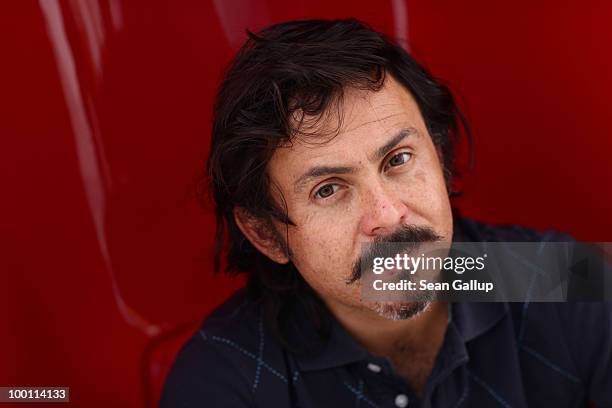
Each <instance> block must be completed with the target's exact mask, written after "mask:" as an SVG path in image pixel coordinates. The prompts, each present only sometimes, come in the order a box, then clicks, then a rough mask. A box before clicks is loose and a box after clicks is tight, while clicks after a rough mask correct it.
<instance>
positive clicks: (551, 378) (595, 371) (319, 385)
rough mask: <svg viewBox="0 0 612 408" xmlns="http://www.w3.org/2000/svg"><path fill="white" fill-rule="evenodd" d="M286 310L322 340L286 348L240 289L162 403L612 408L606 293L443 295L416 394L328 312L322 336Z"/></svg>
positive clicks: (182, 361) (482, 228) (549, 237)
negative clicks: (534, 299) (430, 356)
mask: <svg viewBox="0 0 612 408" xmlns="http://www.w3.org/2000/svg"><path fill="white" fill-rule="evenodd" d="M455 229H456V231H461V234H462V235H463V236H462V239H463V240H471V241H563V240H566V239H567V237H565V236H561V235H557V234H555V233H548V234H537V233H535V232H533V231H531V230H527V229H523V228H519V227H493V226H488V225H484V224H479V223H476V222H473V221H469V220H465V219H463V220H461V222H460V225H456V227H455ZM294 318H295V321H296V322H298V323H299V327H300V330H299V331H296V332H294V333H293V335H292V336H293V337H292V338H291V339H290V340H291V341H292V342H295V343H302V344H305V345H309V346H311V345H312V344H313V342H315V343H316V342H320V344H319V347H317V348H316V350H317V352H316V353H295V352H291V351H288V350H287V349H286V348H284V347H283V346H282V345H281V344H280V342H279V341H277V340H276V338H275V337H274V336H273V335H272V333H271V332H270V330H269V329H268V327H267V324H266V322H265V319H264V318H263V314H262V310H261V306H260V305H259V303H257V302H252V301H249V300H248V298H247V297H246V296H245V293H244V292H243V291H239V292H237V293H236V294H235V295H234V296H232V298H230V299H229V300H228V301H227V302H226V303H225V304H223V305H222V306H221V307H219V308H218V309H217V310H216V311H215V312H213V313H212V314H211V315H210V316H209V317H208V318H207V319H206V320H205V322H204V324H203V325H202V327H201V328H200V329H199V330H198V331H197V332H196V333H195V334H194V335H193V337H192V338H191V339H190V340H189V341H188V342H187V343H186V344H185V345H184V346H183V348H182V349H181V350H180V352H179V354H178V356H177V359H176V362H175V364H174V366H173V368H172V370H171V372H170V374H169V376H168V378H167V380H166V384H165V387H164V390H163V394H162V399H161V404H160V406H161V407H162V408H170V407H181V408H196V407H233V408H241V407H301V408H310V407H317V408H324V407H370V408H376V407H381V408H382V407H400V408H401V407H436V408H437V407H505V408H508V407H514V408H522V407H555V408H564V407H585V406H589V405H588V404H589V402H592V403H594V404H595V406H596V407H598V408H607V407H612V304H610V303H605V302H591V303H588V302H587V303H451V304H449V321H448V326H447V330H446V334H445V338H444V341H443V344H442V347H441V349H440V351H439V353H438V356H437V357H436V360H435V363H434V367H433V370H432V372H431V374H430V376H429V378H428V380H427V383H426V385H425V388H424V390H423V392H422V394H421V397H419V396H417V395H416V394H415V393H414V392H412V390H411V389H410V386H409V385H408V383H407V382H406V381H405V380H404V379H403V378H402V377H400V376H399V375H398V374H397V373H396V372H395V371H394V369H393V366H392V365H391V363H390V361H389V360H388V359H387V358H384V357H381V356H376V355H372V354H371V353H369V352H368V351H367V350H366V349H364V348H363V347H361V346H360V345H359V344H357V342H356V341H355V340H353V338H352V337H351V336H350V335H349V334H348V333H347V332H346V331H345V330H344V329H343V328H342V327H341V326H340V324H339V323H337V321H336V320H334V319H333V318H332V319H331V322H332V324H331V330H330V333H329V337H328V338H326V339H325V340H323V339H321V337H320V336H319V335H318V333H317V331H316V329H315V326H314V325H313V324H312V323H311V322H310V321H309V320H308V318H307V316H306V313H304V312H303V311H300V310H299V309H298V310H297V311H296V312H295V316H294ZM310 349H312V347H310Z"/></svg>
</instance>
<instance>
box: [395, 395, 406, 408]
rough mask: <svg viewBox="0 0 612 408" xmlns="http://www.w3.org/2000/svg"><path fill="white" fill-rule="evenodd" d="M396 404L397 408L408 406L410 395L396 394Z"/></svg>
mask: <svg viewBox="0 0 612 408" xmlns="http://www.w3.org/2000/svg"><path fill="white" fill-rule="evenodd" d="M395 406H396V407H397V408H406V407H407V406H408V397H407V396H406V394H397V395H396V396H395Z"/></svg>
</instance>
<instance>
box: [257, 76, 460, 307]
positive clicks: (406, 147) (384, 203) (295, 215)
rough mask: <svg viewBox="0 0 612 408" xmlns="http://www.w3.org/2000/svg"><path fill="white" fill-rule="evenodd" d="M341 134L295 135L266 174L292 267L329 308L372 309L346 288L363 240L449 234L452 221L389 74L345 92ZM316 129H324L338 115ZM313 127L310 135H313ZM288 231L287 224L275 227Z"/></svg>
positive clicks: (411, 113)
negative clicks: (281, 213) (416, 231)
mask: <svg viewBox="0 0 612 408" xmlns="http://www.w3.org/2000/svg"><path fill="white" fill-rule="evenodd" d="M341 110H342V118H343V120H342V126H341V127H340V133H339V134H338V135H337V136H335V137H333V138H330V136H328V135H326V136H322V137H320V138H316V137H315V139H313V138H312V137H302V138H301V139H302V140H300V138H297V139H295V140H294V141H293V143H292V144H291V145H288V146H286V147H283V148H279V149H277V150H276V152H275V153H274V155H273V157H272V160H271V161H270V163H269V167H268V174H269V176H270V178H271V180H272V182H273V183H275V184H276V185H277V186H278V188H279V189H280V191H281V192H282V194H283V196H284V199H285V202H286V205H287V210H288V215H289V218H290V219H291V220H292V221H293V222H294V223H295V226H289V227H288V235H287V237H288V245H289V248H290V249H291V252H292V258H291V261H293V263H294V264H295V266H296V267H297V269H298V270H299V271H300V273H301V274H302V276H303V277H304V279H305V280H306V281H307V282H308V284H310V286H311V287H312V288H313V289H314V290H315V291H316V292H317V293H318V294H319V296H321V298H322V299H323V300H324V301H325V302H326V303H327V304H328V305H330V306H333V305H335V306H339V305H342V306H344V307H350V308H358V309H361V310H367V309H370V310H377V311H378V312H380V310H379V308H378V307H377V306H376V305H374V304H373V303H371V302H362V301H361V293H360V283H359V282H355V283H353V284H347V280H348V279H350V277H351V276H352V273H353V267H354V265H355V264H356V262H359V260H360V257H361V256H362V254H363V244H364V243H371V242H374V241H375V240H376V239H383V240H384V237H386V236H389V235H391V234H392V233H394V232H396V231H398V229H400V227H401V226H402V225H403V226H416V227H428V228H430V229H431V230H433V232H435V234H437V235H438V236H440V237H441V240H442V241H450V240H451V238H452V215H451V208H450V202H449V199H448V192H447V188H446V184H445V179H444V175H443V168H442V164H441V160H440V156H439V155H438V152H437V150H436V147H435V145H434V144H433V142H432V139H431V137H430V135H429V133H428V131H427V128H426V126H425V123H424V121H423V118H422V117H421V114H420V112H419V109H418V106H417V104H416V102H415V101H414V99H413V98H412V96H411V94H410V93H409V92H408V91H407V90H406V89H404V88H403V87H402V86H401V85H400V84H399V83H398V82H396V81H395V80H394V79H393V78H392V77H391V76H390V75H389V76H387V79H386V81H385V85H384V87H383V88H382V89H381V90H380V91H378V92H370V91H359V90H355V89H348V90H346V93H345V97H344V101H343V104H342V105H341ZM327 118H328V120H327V121H322V122H321V123H320V126H321V129H320V130H321V131H322V133H324V132H325V130H326V129H327V130H329V129H335V128H336V127H337V126H338V118H337V117H334V116H333V115H330V116H328V117H327ZM309 131H311V129H309ZM277 228H278V229H279V231H281V232H282V234H283V236H284V235H285V229H286V227H285V226H284V225H280V224H279V225H277Z"/></svg>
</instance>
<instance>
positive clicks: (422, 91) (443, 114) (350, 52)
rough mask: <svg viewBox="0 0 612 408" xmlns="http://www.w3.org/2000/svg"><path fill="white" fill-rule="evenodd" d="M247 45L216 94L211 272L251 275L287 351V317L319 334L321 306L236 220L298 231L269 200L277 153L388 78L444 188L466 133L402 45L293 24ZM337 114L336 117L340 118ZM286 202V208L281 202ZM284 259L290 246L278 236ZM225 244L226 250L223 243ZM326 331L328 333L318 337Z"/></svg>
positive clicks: (359, 29)
mask: <svg viewBox="0 0 612 408" xmlns="http://www.w3.org/2000/svg"><path fill="white" fill-rule="evenodd" d="M247 35H248V40H247V41H246V42H245V44H244V45H243V46H242V48H241V49H240V50H239V52H238V53H237V55H236V57H235V58H234V60H233V62H232V63H231V64H230V66H229V67H228V70H227V72H226V74H225V78H224V80H223V82H222V83H221V86H220V88H219V91H218V94H217V97H216V101H215V105H214V118H213V129H212V144H211V150H210V156H209V159H208V176H209V182H210V189H211V192H212V198H213V200H214V205H215V211H216V222H217V232H216V244H215V260H214V268H215V271H216V272H219V271H220V270H221V265H222V257H223V255H225V256H226V258H225V261H226V265H225V268H223V270H224V271H225V272H227V273H230V274H238V273H246V274H248V284H247V290H248V293H249V295H250V296H252V297H254V298H256V299H258V301H261V302H262V304H263V306H264V310H265V314H266V318H265V320H266V322H267V324H268V325H269V326H270V327H271V328H272V329H273V331H274V332H275V334H277V335H278V336H279V338H280V339H281V340H283V342H284V343H285V345H288V344H287V342H286V341H284V340H285V339H286V337H285V334H286V330H287V329H288V327H287V324H288V319H287V317H288V316H289V315H291V313H293V310H294V308H295V307H296V306H298V304H301V306H302V307H305V308H306V309H305V310H307V311H308V312H309V314H310V316H311V317H312V319H313V321H314V322H315V323H316V324H317V327H319V328H321V329H322V328H323V327H324V325H323V324H322V321H323V319H322V316H323V314H322V313H320V312H321V307H322V305H321V303H320V301H319V300H318V299H317V297H316V296H314V293H313V291H312V289H311V288H310V287H309V286H308V285H307V284H306V283H305V282H304V280H303V279H302V278H301V275H300V274H299V272H298V271H297V270H296V268H295V266H294V265H293V264H292V263H291V262H289V263H288V264H286V265H279V264H277V263H275V262H273V261H272V260H270V259H269V258H267V257H266V256H264V255H263V254H262V253H260V252H259V251H258V250H256V249H255V247H253V245H251V243H250V242H249V241H248V240H247V239H246V238H245V236H244V235H243V234H242V232H241V231H240V229H239V228H238V226H237V224H236V222H235V220H234V214H233V211H234V209H235V208H237V207H239V208H243V209H244V210H246V211H247V212H248V214H250V215H251V216H253V217H255V218H256V219H257V220H261V222H262V224H261V225H262V228H266V226H268V227H270V226H271V223H272V221H273V220H277V221H280V222H281V223H283V224H284V225H285V226H287V228H288V226H289V225H295V224H294V223H293V222H292V221H291V220H290V219H289V218H288V215H287V211H286V206H285V205H284V203H283V202H281V203H279V202H277V200H275V199H273V194H272V191H271V189H273V188H274V187H275V186H274V185H272V184H271V181H270V178H269V177H268V174H267V171H266V169H267V165H268V162H269V161H270V158H271V157H272V155H273V153H274V151H275V149H277V148H278V147H280V146H282V145H285V144H287V143H290V142H291V141H292V140H293V139H294V138H297V137H299V138H303V139H307V138H308V137H309V136H316V135H315V134H314V133H315V132H314V131H309V130H310V129H314V128H315V127H312V126H306V124H307V123H306V121H304V120H301V121H300V120H298V121H295V118H296V115H297V117H298V118H301V119H304V118H307V117H308V118H313V117H314V118H323V117H324V116H325V115H326V114H327V113H329V112H330V110H332V109H335V108H337V107H338V106H339V105H340V104H341V102H342V96H343V92H344V90H346V89H347V88H349V87H351V88H356V89H362V90H370V91H374V92H375V91H378V90H379V89H380V88H381V87H382V85H383V83H384V80H385V77H386V75H391V76H393V78H394V79H395V80H397V81H398V82H399V83H400V84H401V85H403V86H404V87H405V88H406V89H407V90H408V91H409V92H410V93H411V94H412V96H413V97H414V99H415V101H416V103H417V105H418V107H419V110H420V113H421V115H422V116H423V118H424V121H425V124H426V126H427V129H428V131H429V134H430V135H431V137H432V138H433V142H434V144H435V145H436V147H437V149H438V151H439V152H440V155H441V160H442V162H443V168H444V173H445V177H446V181H447V185H449V186H450V180H451V176H452V174H453V163H454V152H455V145H456V141H457V138H458V134H459V132H458V130H459V129H458V125H461V126H463V127H464V129H465V130H466V131H467V134H468V135H469V129H468V127H467V124H466V122H465V120H464V117H463V115H462V114H461V112H460V111H459V109H458V107H457V105H456V103H455V101H454V99H453V96H452V95H451V93H450V91H449V90H448V88H447V87H446V86H445V85H443V84H442V83H441V82H439V81H436V80H435V79H434V78H433V77H432V76H431V75H430V74H429V73H428V72H427V71H426V70H425V69H424V68H423V67H422V66H421V65H419V64H418V63H417V62H416V61H415V60H414V59H413V58H412V57H411V56H410V55H409V54H408V53H407V52H406V50H404V49H403V48H402V47H401V46H400V45H398V44H397V43H396V42H394V41H393V40H391V39H390V38H388V37H387V36H385V35H384V34H382V33H380V32H377V31H375V30H373V29H372V28H371V27H370V26H368V24H366V23H364V22H362V21H359V20H356V19H344V20H305V21H290V22H285V23H280V24H275V25H272V26H270V27H268V28H265V29H263V30H262V31H260V32H258V33H252V32H250V31H248V30H247ZM339 112H340V109H338V113H339ZM281 201H282V200H281ZM277 238H278V239H279V240H280V241H283V244H284V245H285V249H286V250H287V251H288V250H289V247H288V246H287V242H286V240H284V239H283V238H282V234H279V235H278V236H277ZM226 240H227V242H226ZM322 330H323V329H322Z"/></svg>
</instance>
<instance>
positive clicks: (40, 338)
mask: <svg viewBox="0 0 612 408" xmlns="http://www.w3.org/2000/svg"><path fill="white" fill-rule="evenodd" d="M492 4H493V3H491V2H485V1H468V2H451V1H432V2H419V1H408V2H403V1H401V0H392V1H379V2H373V1H355V0H353V1H347V0H343V1H336V2H325V1H322V0H318V1H294V2H284V1H276V0H275V1H271V0H269V1H257V2H252V1H236V0H231V1H223V0H215V1H181V2H176V1H175V2H170V1H155V2H146V3H143V2H127V1H121V0H88V1H79V0H67V1H56V0H40V1H38V2H36V1H15V2H10V3H5V4H3V5H2V6H0V7H1V9H2V12H1V13H0V52H1V53H2V63H0V85H1V86H0V89H1V90H2V98H1V99H0V103H1V106H0V112H1V113H0V117H1V120H0V135H2V148H1V149H0V170H1V171H0V174H1V176H0V177H2V191H3V194H2V200H0V219H1V221H0V225H1V226H2V232H3V233H2V238H1V240H2V242H1V248H2V256H1V258H0V271H1V272H2V285H1V286H0V302H1V303H0V306H2V310H3V316H4V319H3V322H4V324H3V325H2V326H1V329H0V360H1V361H2V369H0V385H39V386H58V385H67V386H70V387H71V398H72V405H74V406H82V407H98V406H99V407H106V406H115V407H122V406H125V407H145V406H147V407H149V406H154V405H155V401H156V399H157V397H158V392H159V387H160V385H161V384H162V382H163V378H164V375H165V373H166V371H167V368H168V366H169V365H170V363H171V361H172V358H173V355H174V353H175V352H176V350H177V348H178V347H179V345H180V344H181V342H182V341H183V340H184V339H185V338H186V336H188V335H189V331H190V330H191V329H192V328H193V327H194V326H195V325H197V323H198V321H199V320H200V319H201V317H202V316H204V315H205V314H206V313H207V312H209V311H210V310H211V309H212V308H213V307H214V306H215V305H216V304H218V303H219V302H220V301H221V300H222V299H223V298H224V297H226V296H227V295H228V293H230V292H231V291H232V290H233V288H235V287H237V286H239V285H240V281H231V280H229V279H227V278H222V277H213V276H212V273H211V266H210V264H211V262H210V258H211V252H212V250H211V243H212V233H213V227H214V226H213V219H212V217H211V215H210V212H209V211H207V210H206V209H202V208H201V207H200V206H199V205H198V203H197V202H196V201H195V200H194V199H193V197H192V187H193V184H194V183H195V182H196V181H197V179H198V176H199V174H200V173H201V172H202V170H203V163H204V160H205V157H206V153H207V149H208V141H209V130H210V120H211V116H210V112H211V105H212V99H213V95H214V92H215V89H216V86H217V84H218V81H219V79H220V77H221V74H222V71H223V68H224V66H225V64H226V63H227V62H228V61H229V59H230V58H231V56H232V54H233V52H235V50H236V49H237V47H238V46H239V45H240V43H241V42H242V41H243V39H244V38H245V35H244V29H245V28H247V27H248V28H250V29H252V30H256V29H258V28H261V27H263V26H265V25H267V24H269V23H272V22H276V21H281V20H287V19H295V18H307V17H326V18H330V17H348V16H356V17H359V18H362V19H365V20H367V21H369V22H370V23H371V24H372V25H374V26H375V27H377V28H379V29H382V30H384V31H386V32H388V33H389V34H391V35H395V36H399V37H401V38H402V39H403V40H404V41H405V43H406V44H407V45H408V46H409V47H410V48H411V50H412V51H413V52H414V53H415V55H416V56H417V57H418V58H419V59H420V60H421V61H423V62H425V64H426V65H427V66H428V67H429V68H430V69H431V70H432V71H433V73H434V74H435V75H437V76H440V77H443V78H445V79H447V80H449V81H450V82H451V83H452V84H453V86H454V87H455V88H456V89H458V90H460V92H461V94H462V95H463V96H464V97H465V100H466V101H467V107H468V113H469V117H470V119H471V122H472V126H473V128H474V131H475V136H476V154H477V155H476V158H477V161H476V168H475V171H474V172H473V173H470V174H468V175H467V176H466V178H465V181H464V183H463V185H464V190H465V196H464V197H463V198H461V199H459V200H458V201H457V205H458V206H459V207H460V208H462V210H463V211H464V213H466V214H467V215H471V216H474V217H477V218H480V219H484V220H486V221H494V222H518V223H523V224H526V225H529V226H532V227H536V228H548V227H554V228H556V229H559V230H563V231H567V232H570V233H572V234H574V235H575V236H576V237H578V238H580V239H584V240H600V241H605V240H608V241H609V240H610V231H611V230H612V217H610V207H611V206H610V203H611V202H612V193H611V192H610V189H609V186H610V179H611V176H612V171H611V166H610V160H609V157H608V156H609V154H610V153H609V152H610V151H611V150H612V138H610V137H609V130H608V129H607V126H608V123H609V106H612V76H611V74H610V73H611V72H612V56H611V54H610V53H609V52H607V51H608V46H609V44H610V42H611V40H612V31H610V30H609V29H608V24H607V23H608V21H609V20H610V18H611V17H612V5H608V4H607V3H601V4H599V5H597V6H592V7H590V8H586V7H584V6H581V5H579V4H578V3H572V4H568V5H562V4H559V3H558V2H549V3H548V4H542V3H539V4H540V5H538V6H534V5H532V2H528V1H520V2H514V3H508V4H506V5H504V6H503V7H502V6H496V7H494V6H492ZM20 406H26V405H20ZM35 406H40V405H35Z"/></svg>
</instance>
